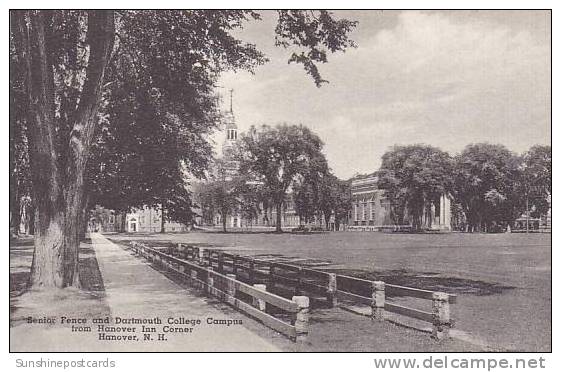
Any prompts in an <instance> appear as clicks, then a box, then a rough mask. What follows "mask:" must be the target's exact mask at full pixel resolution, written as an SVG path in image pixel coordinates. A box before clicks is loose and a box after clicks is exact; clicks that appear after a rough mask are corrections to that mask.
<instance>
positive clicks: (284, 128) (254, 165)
mask: <svg viewBox="0 0 561 372" xmlns="http://www.w3.org/2000/svg"><path fill="white" fill-rule="evenodd" d="M322 147H323V143H322V142H321V140H320V139H319V137H318V136H317V135H315V134H314V133H312V132H311V131H310V130H309V129H308V128H306V127H304V126H303V125H288V124H281V125H277V126H276V127H270V126H267V125H263V126H262V127H261V128H259V129H257V128H256V127H254V126H253V127H251V128H250V130H249V131H248V132H247V133H246V134H245V135H243V136H242V137H241V140H240V148H239V150H240V153H239V159H240V173H241V174H250V175H253V176H254V177H255V178H256V180H258V181H261V182H262V183H263V185H264V186H265V188H266V189H267V190H268V191H269V192H270V197H271V199H272V200H273V203H274V206H275V209H276V212H277V213H276V231H277V232H282V227H281V223H282V210H283V206H284V202H285V198H286V194H287V191H288V190H289V189H290V188H291V187H292V186H293V184H294V181H296V179H297V178H300V179H301V178H303V177H305V175H306V174H308V172H309V169H310V166H311V164H312V162H313V161H314V159H317V158H318V157H322V156H323V155H322V154H321V149H322Z"/></svg>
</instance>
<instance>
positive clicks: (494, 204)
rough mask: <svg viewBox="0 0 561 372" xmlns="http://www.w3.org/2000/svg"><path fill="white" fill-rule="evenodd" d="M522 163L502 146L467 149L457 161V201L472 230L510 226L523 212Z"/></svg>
mask: <svg viewBox="0 0 561 372" xmlns="http://www.w3.org/2000/svg"><path fill="white" fill-rule="evenodd" d="M520 169H521V159H520V158H519V157H517V156H516V155H515V154H513V153H512V152H511V151H509V150H507V149H506V148H505V147H504V146H502V145H493V144H488V143H480V144H473V145H469V146H467V147H466V148H465V149H464V150H463V151H462V153H461V154H459V155H458V156H456V158H455V171H454V178H455V180H454V182H455V192H454V197H455V199H456V201H457V202H458V203H460V204H461V206H462V210H463V212H464V213H465V216H466V219H467V223H468V225H469V227H470V229H471V230H474V229H475V230H479V231H481V230H483V229H484V227H485V226H491V225H492V224H501V223H509V222H512V221H513V220H514V219H516V218H517V217H518V216H519V215H520V212H521V210H523V198H522V195H523V192H522V190H521V187H522V185H521V173H520Z"/></svg>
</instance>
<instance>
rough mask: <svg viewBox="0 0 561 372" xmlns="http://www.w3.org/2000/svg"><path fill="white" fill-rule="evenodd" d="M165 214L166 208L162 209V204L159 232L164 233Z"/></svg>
mask: <svg viewBox="0 0 561 372" xmlns="http://www.w3.org/2000/svg"><path fill="white" fill-rule="evenodd" d="M165 216H166V210H165V209H164V206H162V222H161V226H160V232H161V233H165V232H166V220H165Z"/></svg>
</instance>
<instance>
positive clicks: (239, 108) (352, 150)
mask: <svg viewBox="0 0 561 372" xmlns="http://www.w3.org/2000/svg"><path fill="white" fill-rule="evenodd" d="M261 14H262V16H263V19H262V21H259V22H251V23H248V24H246V25H245V27H244V29H243V30H240V31H238V32H236V36H237V37H239V38H240V39H241V40H244V41H247V42H250V43H254V44H256V46H257V48H258V49H260V50H261V51H263V52H264V53H265V54H266V55H267V57H268V58H269V59H270V61H269V62H268V63H267V64H265V65H263V66H260V67H258V68H257V69H256V70H255V73H254V74H251V73H249V72H245V71H242V72H235V73H234V72H227V73H225V74H223V76H222V77H221V81H220V86H221V87H222V88H221V90H223V92H222V93H223V95H224V96H225V97H228V93H227V91H228V90H229V89H233V90H234V96H233V110H234V115H235V117H236V122H237V125H238V130H239V131H240V132H243V131H245V130H247V129H248V128H249V127H250V126H251V125H261V124H269V125H274V124H277V123H284V122H286V123H290V124H300V123H301V124H303V125H305V126H307V127H309V128H310V129H312V130H313V131H314V132H315V133H317V134H318V135H319V136H320V138H321V139H322V140H323V142H324V144H325V145H324V153H325V154H326V156H327V159H328V161H329V165H330V167H331V169H332V170H333V172H334V174H335V175H337V176H338V177H340V178H344V179H347V178H349V177H351V176H353V175H355V174H357V173H371V172H373V171H375V170H377V169H378V168H379V166H380V164H381V157H382V155H383V154H384V153H385V152H386V151H387V150H389V149H390V148H391V146H393V145H396V144H399V145H407V144H415V143H424V144H428V145H432V146H436V147H439V148H440V149H442V150H445V151H448V152H449V153H450V154H452V155H454V154H456V153H458V152H460V151H461V150H462V149H463V148H464V147H465V146H466V145H468V144H470V143H477V142H489V143H500V144H503V145H505V146H507V147H508V148H509V149H511V150H512V151H515V152H517V153H522V152H524V151H526V150H528V149H529V148H530V147H531V146H532V145H534V144H549V143H550V142H551V116H550V111H551V100H550V95H551V85H550V71H551V64H550V30H551V24H550V14H549V12H546V11H334V15H335V16H336V17H343V18H347V19H352V20H357V21H359V24H358V26H357V27H356V29H355V30H354V31H353V32H352V33H351V35H350V37H351V39H353V40H354V41H355V42H356V43H357V48H353V49H349V50H347V51H346V52H345V53H337V54H333V55H330V56H328V63H327V64H323V65H320V66H319V68H320V72H321V74H322V77H323V78H324V79H326V80H328V81H329V84H325V85H323V86H322V87H321V88H317V87H316V86H315V85H314V83H313V81H312V79H311V77H310V76H308V75H306V73H305V71H304V69H303V67H302V66H301V65H296V64H288V63H287V60H288V58H289V56H290V51H287V50H284V49H282V48H279V47H275V46H274V25H275V22H276V13H275V12H273V11H263V12H262V13H261ZM224 101H225V102H224V106H225V107H227V106H229V99H225V100H224ZM218 138H221V137H220V136H219V137H218ZM220 143H221V139H218V140H217V145H220Z"/></svg>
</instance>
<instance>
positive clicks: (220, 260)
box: [217, 252, 224, 274]
mask: <svg viewBox="0 0 561 372" xmlns="http://www.w3.org/2000/svg"><path fill="white" fill-rule="evenodd" d="M217 269H218V272H219V273H221V274H223V273H224V253H222V252H218V267H217Z"/></svg>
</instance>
